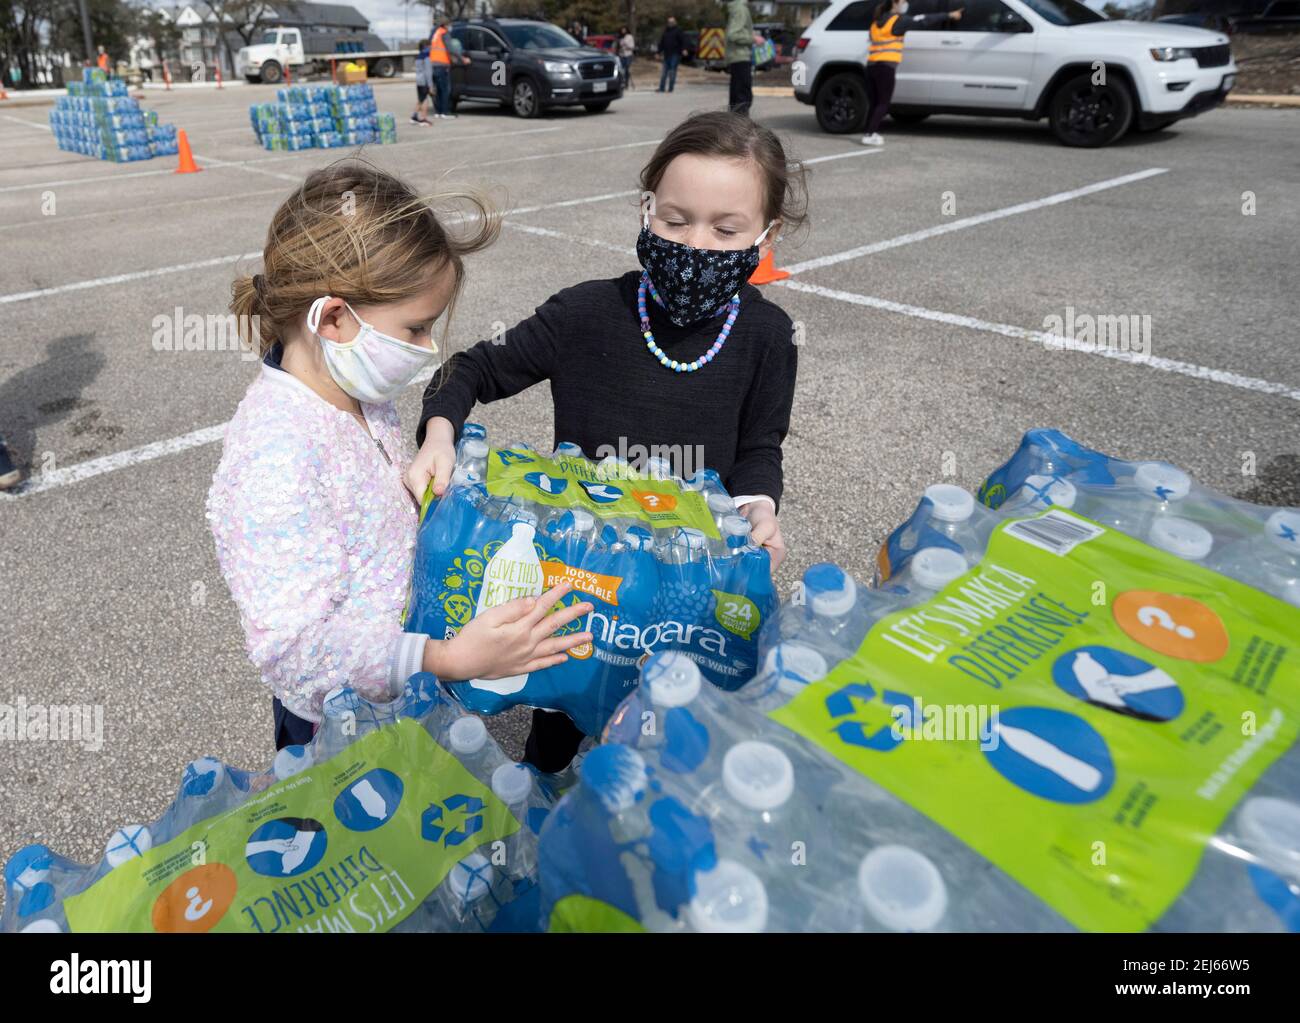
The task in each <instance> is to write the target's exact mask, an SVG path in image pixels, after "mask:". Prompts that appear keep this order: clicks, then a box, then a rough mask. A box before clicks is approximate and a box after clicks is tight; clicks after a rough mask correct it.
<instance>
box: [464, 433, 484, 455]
mask: <svg viewBox="0 0 1300 1023" xmlns="http://www.w3.org/2000/svg"><path fill="white" fill-rule="evenodd" d="M461 450H462V451H464V452H465V457H466V458H473V459H475V460H477V459H480V458H487V456H488V446H487V441H485V440H479V439H478V438H477V437H471V438H470V439H469V440H467V441H464V442H463V444H462V445H461Z"/></svg>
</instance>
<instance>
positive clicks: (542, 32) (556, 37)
mask: <svg viewBox="0 0 1300 1023" xmlns="http://www.w3.org/2000/svg"><path fill="white" fill-rule="evenodd" d="M501 30H502V31H503V32H505V34H506V38H507V39H508V40H510V45H511V46H518V47H519V48H520V49H523V50H549V49H551V48H552V47H556V46H581V45H582V44H581V43H579V42H578V40H576V39H574V38H573V36H571V35H569V33H568V32H566V31H564V29H562V28H556V27H555V26H554V25H545V24H542V23H541V22H538V23H537V24H536V25H502V26H501Z"/></svg>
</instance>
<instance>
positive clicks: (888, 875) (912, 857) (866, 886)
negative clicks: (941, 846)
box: [858, 845, 948, 931]
mask: <svg viewBox="0 0 1300 1023" xmlns="http://www.w3.org/2000/svg"><path fill="white" fill-rule="evenodd" d="M858 894H859V895H861V896H862V902H863V904H864V905H865V906H866V907H867V911H868V912H869V913H870V914H871V915H872V916H873V917H875V918H876V919H877V920H879V921H880V922H881V923H882V924H884V925H885V926H886V927H888V928H889V929H890V930H893V931H928V930H930V929H931V928H933V927H934V926H935V925H936V924H938V923H939V921H940V920H942V919H943V915H944V913H946V912H947V911H948V887H947V885H945V884H944V883H943V875H942V874H940V873H939V868H938V867H936V866H935V865H934V864H933V863H931V862H930V859H929V857H928V856H925V855H924V854H923V853H920V852H917V850H915V849H913V848H911V847H909V846H906V845H882V846H879V847H877V848H875V849H872V850H871V852H869V853H867V855H866V856H864V857H863V858H862V863H861V865H860V866H859V867H858Z"/></svg>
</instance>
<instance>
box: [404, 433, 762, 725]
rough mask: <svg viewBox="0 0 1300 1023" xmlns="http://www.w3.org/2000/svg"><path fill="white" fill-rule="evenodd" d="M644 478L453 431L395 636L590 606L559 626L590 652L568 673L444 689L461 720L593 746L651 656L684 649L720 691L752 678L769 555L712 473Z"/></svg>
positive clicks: (665, 469)
mask: <svg viewBox="0 0 1300 1023" xmlns="http://www.w3.org/2000/svg"><path fill="white" fill-rule="evenodd" d="M642 470H643V471H638V470H635V469H633V468H632V467H631V466H630V465H628V464H627V463H626V462H620V461H619V460H617V459H615V458H613V457H611V458H607V459H605V460H603V461H601V462H600V463H595V462H592V461H589V460H588V459H587V458H585V457H583V453H582V451H581V450H580V449H578V448H577V447H576V446H574V445H565V444H562V445H560V447H559V448H557V449H556V450H555V451H554V452H553V453H552V454H549V455H546V454H542V453H541V452H538V451H534V450H533V449H532V448H530V447H529V446H528V445H526V444H522V443H511V444H506V445H505V446H504V447H501V448H493V447H490V446H489V444H488V442H487V438H486V435H485V433H484V431H483V429H482V427H480V426H477V425H476V424H468V425H467V426H466V427H465V429H464V431H463V435H462V438H461V440H460V442H459V444H458V446H457V462H456V469H455V473H454V475H453V477H452V479H451V483H450V486H449V488H448V491H447V493H446V494H445V495H444V496H443V497H442V498H441V499H440V500H437V501H434V500H433V498H432V494H431V493H430V494H428V495H426V497H425V503H424V508H423V509H422V512H421V524H420V532H419V539H418V542H417V546H416V555H415V569H414V573H413V576H412V586H411V598H410V604H409V608H408V615H407V620H406V629H407V630H408V631H411V632H421V633H426V634H428V635H431V636H433V637H434V638H435V639H443V638H447V637H450V636H453V635H455V634H456V633H457V632H458V631H459V630H460V629H461V628H462V627H463V626H464V625H465V624H466V623H467V622H469V621H470V619H471V618H473V617H474V615H475V614H477V613H479V612H481V611H483V610H484V609H485V608H488V607H494V606H496V605H498V604H501V603H504V602H506V601H508V600H511V599H514V598H516V597H527V596H536V595H537V594H540V593H542V592H543V591H544V590H546V589H549V588H550V587H552V586H554V585H556V584H557V583H559V582H561V581H565V580H567V581H568V582H570V583H571V584H572V586H573V592H572V593H571V594H570V595H569V597H568V598H566V602H567V603H571V604H572V603H579V602H582V601H588V602H590V603H592V604H593V605H594V608H595V609H594V611H593V612H592V613H591V614H589V615H587V616H586V617H585V618H582V619H579V620H578V621H576V622H574V623H572V624H571V625H570V626H568V629H569V631H573V632H578V631H590V632H591V633H592V634H593V637H594V638H593V642H592V643H590V644H583V645H581V646H579V647H575V648H574V649H573V650H571V651H569V656H568V658H567V660H566V661H565V663H563V664H560V665H557V666H555V667H552V668H547V669H546V670H544V671H541V672H533V673H532V674H530V675H520V676H515V677H512V678H506V679H492V680H483V679H473V680H467V681H463V682H453V683H450V684H449V686H448V688H449V689H450V690H451V691H452V692H453V693H454V695H455V696H456V697H457V698H458V699H459V700H460V701H461V702H462V703H463V704H464V705H465V706H467V707H469V708H470V709H471V710H476V711H479V712H482V713H496V712H498V711H501V710H504V709H506V708H507V707H510V706H513V705H515V704H528V705H531V706H534V707H542V708H548V709H551V710H561V711H564V712H565V713H567V714H569V716H570V717H572V718H573V719H574V721H575V722H576V723H577V725H578V727H579V728H581V729H582V730H583V731H584V732H586V733H587V734H588V735H594V734H596V733H597V732H599V730H600V728H601V727H602V726H603V725H604V723H605V721H606V720H607V719H608V717H609V715H610V713H611V712H612V711H613V710H614V708H615V707H616V706H617V705H618V703H619V701H620V700H622V699H623V697H624V696H625V695H627V693H628V691H629V690H630V689H632V688H633V687H634V686H635V685H636V679H637V669H638V667H639V666H640V664H641V663H642V662H643V661H644V660H645V658H646V657H647V656H648V655H649V654H650V653H651V652H653V651H655V650H661V649H675V650H681V651H683V652H684V653H686V654H688V655H689V656H690V657H691V658H693V659H694V660H695V661H696V662H697V663H698V664H699V667H700V669H701V670H702V671H703V672H704V675H705V677H706V678H708V679H709V680H710V681H711V682H713V683H714V684H715V685H717V686H720V687H722V688H724V689H735V688H737V687H738V686H740V685H741V684H743V683H744V682H745V681H747V680H748V679H749V678H750V677H752V676H753V673H754V670H755V668H756V666H757V656H758V632H759V629H760V627H761V625H762V623H763V622H764V621H765V620H766V618H767V617H768V616H769V615H770V614H771V613H772V612H773V611H774V610H775V609H776V605H777V599H776V595H775V591H774V589H773V585H772V577H771V563H770V561H769V559H768V556H767V552H766V551H764V550H763V549H762V548H760V547H758V546H756V545H754V544H753V543H752V542H751V541H750V535H749V522H748V520H747V519H746V518H744V516H742V515H740V514H739V513H738V511H737V509H736V506H735V505H734V504H733V502H732V500H731V498H730V497H729V496H728V495H727V493H726V491H725V490H724V489H723V487H722V485H721V483H720V481H719V479H718V475H717V473H715V472H713V471H711V470H708V469H703V470H701V471H699V472H697V473H696V474H695V475H694V476H693V477H692V478H691V479H690V480H689V481H684V480H682V479H680V478H679V477H676V476H674V475H672V472H671V468H670V466H669V465H668V464H667V463H666V462H665V461H663V460H659V459H654V458H651V459H650V460H649V461H648V462H647V463H646V464H645V465H643V466H642Z"/></svg>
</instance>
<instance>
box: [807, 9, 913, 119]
mask: <svg viewBox="0 0 1300 1023" xmlns="http://www.w3.org/2000/svg"><path fill="white" fill-rule="evenodd" d="M879 2H880V0H854V2H853V3H851V4H849V5H848V6H847V7H845V8H844V9H843V10H842V11H840V12H839V14H837V15H835V17H834V18H832V19H831V21H830V22H829V23H828V24H827V25H826V27H825V29H823V30H822V36H821V37H820V39H819V44H821V45H819V47H818V49H819V51H821V46H822V45H824V46H825V51H824V52H819V54H818V59H819V61H820V62H821V63H823V64H825V63H828V62H831V61H835V62H839V61H849V60H851V61H854V62H856V63H859V64H862V65H865V64H866V62H867V48H868V47H869V46H870V45H871V19H872V16H873V13H874V11H875V9H876V5H877V4H878V3H879ZM937 3H938V0H915V2H914V3H913V4H912V6H913V7H924V6H925V5H926V4H929V5H930V6H931V7H932V8H933V7H934V6H935V5H936V4H937ZM911 40H912V36H911V35H910V34H909V35H908V37H907V46H911ZM928 94H929V88H928V85H927V83H926V82H925V81H924V80H923V79H920V78H918V76H917V75H916V74H914V73H913V71H912V67H911V65H910V64H909V63H908V57H907V54H906V47H905V48H904V55H903V63H902V64H901V65H899V69H898V72H897V74H896V76H895V79H894V102H895V103H915V104H922V103H924V102H925V100H926V98H927V96H928ZM904 96H906V97H907V98H906V99H904V98H903V97H904Z"/></svg>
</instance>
